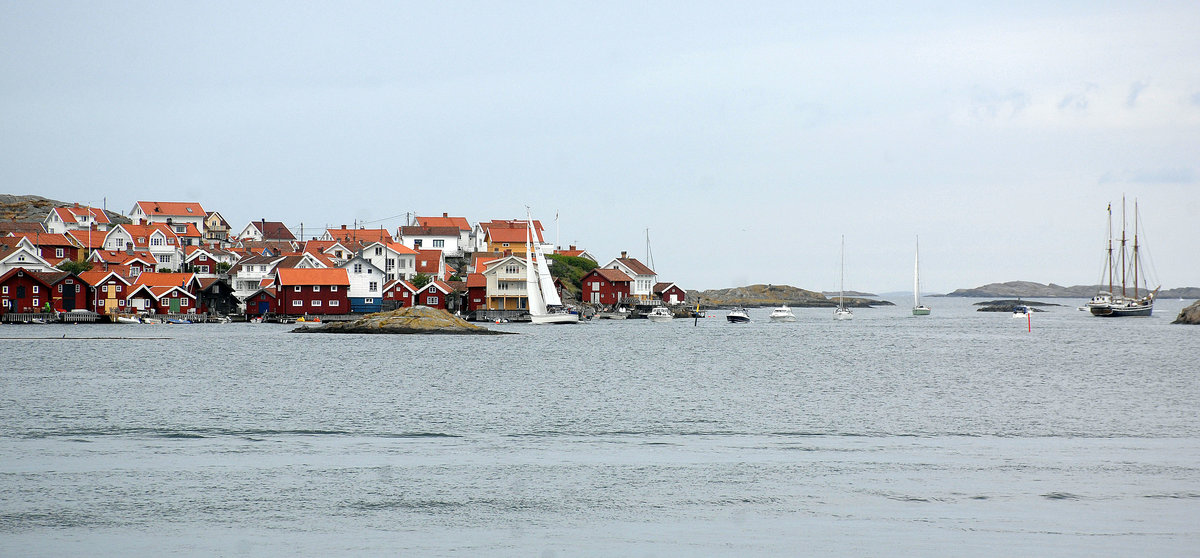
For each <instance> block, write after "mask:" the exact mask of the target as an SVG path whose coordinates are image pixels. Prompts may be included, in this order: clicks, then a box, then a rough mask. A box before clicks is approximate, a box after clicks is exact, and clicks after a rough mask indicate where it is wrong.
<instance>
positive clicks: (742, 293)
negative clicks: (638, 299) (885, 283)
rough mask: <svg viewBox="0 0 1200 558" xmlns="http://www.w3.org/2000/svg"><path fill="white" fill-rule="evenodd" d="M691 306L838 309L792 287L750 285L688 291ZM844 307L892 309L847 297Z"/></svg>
mask: <svg viewBox="0 0 1200 558" xmlns="http://www.w3.org/2000/svg"><path fill="white" fill-rule="evenodd" d="M687 300H688V304H692V305H695V303H696V301H697V300H699V301H700V305H701V306H705V307H710V308H711V307H714V306H717V307H729V306H743V307H765V306H779V305H781V304H787V305H788V306H794V307H797V308H813V307H816V308H832V307H834V306H837V297H836V296H834V297H826V296H825V295H823V294H821V293H818V292H814V291H806V290H804V289H799V288H796V287H792V286H789V285H749V286H746V287H735V288H732V289H713V290H707V291H688V292H687ZM845 305H846V306H849V307H853V308H870V307H872V306H893V304H892V303H891V302H888V301H886V300H871V299H867V298H858V297H849V296H847V297H846V301H845Z"/></svg>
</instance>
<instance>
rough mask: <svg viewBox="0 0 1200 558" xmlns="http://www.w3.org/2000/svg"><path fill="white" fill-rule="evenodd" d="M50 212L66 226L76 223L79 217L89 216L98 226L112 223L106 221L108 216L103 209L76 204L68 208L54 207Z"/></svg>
mask: <svg viewBox="0 0 1200 558" xmlns="http://www.w3.org/2000/svg"><path fill="white" fill-rule="evenodd" d="M50 211H51V212H53V213H54V214H55V215H57V216H58V218H59V220H60V221H62V222H63V223H67V224H75V223H78V222H79V217H83V216H86V215H91V216H92V219H93V220H94V221H95V222H96V224H98V225H107V224H109V223H112V221H110V220H109V219H108V214H107V213H105V212H104V210H103V209H100V208H98V207H88V206H81V205H78V204H77V205H75V206H69V207H56V208H54V209H52V210H50ZM47 217H49V216H48V215H47Z"/></svg>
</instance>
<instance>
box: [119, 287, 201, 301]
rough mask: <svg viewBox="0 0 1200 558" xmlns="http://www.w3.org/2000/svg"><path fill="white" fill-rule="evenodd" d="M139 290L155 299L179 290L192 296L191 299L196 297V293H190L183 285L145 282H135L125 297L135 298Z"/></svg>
mask: <svg viewBox="0 0 1200 558" xmlns="http://www.w3.org/2000/svg"><path fill="white" fill-rule="evenodd" d="M139 292H144V293H146V294H148V295H150V297H151V298H153V299H154V300H160V299H162V297H164V296H167V295H169V294H171V293H172V292H178V293H180V294H182V295H184V296H186V297H188V298H191V299H195V298H196V295H194V294H192V293H189V292H188V291H187V289H185V288H183V287H178V286H167V285H145V284H138V283H134V284H133V289H131V290H130V291H129V294H127V295H125V299H126V300H128V299H130V298H133V297H134V296H136V295H137V294H138V293H139Z"/></svg>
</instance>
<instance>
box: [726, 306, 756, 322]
mask: <svg viewBox="0 0 1200 558" xmlns="http://www.w3.org/2000/svg"><path fill="white" fill-rule="evenodd" d="M725 319H726V320H729V323H731V324H744V323H746V322H749V321H750V314H747V313H746V309H745V308H734V309H733V310H730V311H729V314H727V315H726V316H725Z"/></svg>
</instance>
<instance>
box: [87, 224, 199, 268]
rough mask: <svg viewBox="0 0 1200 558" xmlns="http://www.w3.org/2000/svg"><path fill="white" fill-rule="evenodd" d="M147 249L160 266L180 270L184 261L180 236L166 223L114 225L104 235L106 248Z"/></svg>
mask: <svg viewBox="0 0 1200 558" xmlns="http://www.w3.org/2000/svg"><path fill="white" fill-rule="evenodd" d="M130 247H132V248H133V249H134V250H147V251H149V252H150V254H152V255H153V256H154V259H155V261H156V262H157V263H158V267H160V268H167V269H169V270H171V271H178V270H179V266H180V265H181V264H182V263H183V248H182V247H181V246H180V245H179V237H178V236H176V235H175V233H174V232H172V231H171V229H169V228H167V226H166V225H164V224H151V225H127V224H121V225H116V226H114V227H113V228H112V229H111V230H109V231H108V234H107V235H105V237H104V249H106V250H117V251H119V250H126V249H128V248H130Z"/></svg>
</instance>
